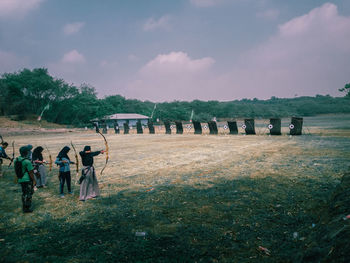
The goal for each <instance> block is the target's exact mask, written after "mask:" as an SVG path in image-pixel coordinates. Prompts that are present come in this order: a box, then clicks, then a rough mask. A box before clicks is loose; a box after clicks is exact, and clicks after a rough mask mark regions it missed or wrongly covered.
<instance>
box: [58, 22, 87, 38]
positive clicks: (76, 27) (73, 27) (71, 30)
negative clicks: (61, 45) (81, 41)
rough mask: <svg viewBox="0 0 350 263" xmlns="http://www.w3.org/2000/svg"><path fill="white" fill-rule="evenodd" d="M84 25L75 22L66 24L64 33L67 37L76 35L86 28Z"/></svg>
mask: <svg viewBox="0 0 350 263" xmlns="http://www.w3.org/2000/svg"><path fill="white" fill-rule="evenodd" d="M84 25H85V23H84V22H75V23H70V24H66V25H65V26H64V27H63V33H64V34H65V35H66V36H69V35H73V34H76V33H78V32H79V31H80V30H81V29H82V28H83V27H84Z"/></svg>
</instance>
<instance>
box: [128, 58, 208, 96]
mask: <svg viewBox="0 0 350 263" xmlns="http://www.w3.org/2000/svg"><path fill="white" fill-rule="evenodd" d="M214 63H215V61H214V59H213V58H210V57H205V58H201V59H192V58H191V57H189V56H188V54H186V53H184V52H170V53H168V54H160V55H158V56H156V57H155V58H154V59H152V60H151V61H149V62H148V63H147V64H146V65H144V66H143V67H142V68H141V69H140V71H139V74H138V76H137V80H136V81H134V82H132V83H131V84H130V85H129V87H128V88H129V91H128V94H127V95H128V96H129V97H133V98H143V99H150V100H156V101H162V100H175V99H186V100H190V99H195V98H197V97H198V96H199V97H200V94H198V92H199V91H201V90H202V88H203V87H205V86H206V83H208V82H207V81H208V76H209V75H210V69H211V67H212V65H213V64H214ZM203 98H204V97H203Z"/></svg>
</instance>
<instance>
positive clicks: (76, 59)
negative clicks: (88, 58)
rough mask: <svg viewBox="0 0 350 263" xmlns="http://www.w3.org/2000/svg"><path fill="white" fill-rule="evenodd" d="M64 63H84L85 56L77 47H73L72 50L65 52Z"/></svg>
mask: <svg viewBox="0 0 350 263" xmlns="http://www.w3.org/2000/svg"><path fill="white" fill-rule="evenodd" d="M62 62H63V63H72V64H74V63H83V62H85V57H84V56H83V55H82V54H80V53H79V52H78V51H77V50H76V49H73V50H72V51H69V52H68V53H66V54H64V56H63V58H62Z"/></svg>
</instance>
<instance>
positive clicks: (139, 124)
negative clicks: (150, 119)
mask: <svg viewBox="0 0 350 263" xmlns="http://www.w3.org/2000/svg"><path fill="white" fill-rule="evenodd" d="M136 130H137V134H143V129H142V124H141V121H140V120H138V121H137V122H136Z"/></svg>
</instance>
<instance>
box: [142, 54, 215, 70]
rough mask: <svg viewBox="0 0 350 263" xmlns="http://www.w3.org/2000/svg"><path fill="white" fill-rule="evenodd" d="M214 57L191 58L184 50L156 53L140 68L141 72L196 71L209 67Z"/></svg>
mask: <svg viewBox="0 0 350 263" xmlns="http://www.w3.org/2000/svg"><path fill="white" fill-rule="evenodd" d="M214 62H215V61H214V59H212V58H209V57H206V58H202V59H191V58H190V57H189V56H188V55H187V54H186V53H184V52H170V53H169V54H161V55H158V56H157V57H156V58H155V59H153V60H151V61H150V62H148V63H147V64H146V65H145V66H144V67H143V68H142V69H141V72H142V73H143V74H149V73H156V74H178V73H181V74H182V73H197V72H202V71H204V70H206V69H208V68H210V67H211V65H212V64H213V63H214Z"/></svg>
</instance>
